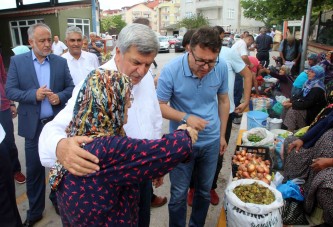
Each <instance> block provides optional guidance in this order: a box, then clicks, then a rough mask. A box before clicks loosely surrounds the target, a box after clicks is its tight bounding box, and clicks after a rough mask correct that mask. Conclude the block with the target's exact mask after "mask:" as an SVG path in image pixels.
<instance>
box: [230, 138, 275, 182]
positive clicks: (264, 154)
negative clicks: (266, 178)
mask: <svg viewBox="0 0 333 227" xmlns="http://www.w3.org/2000/svg"><path fill="white" fill-rule="evenodd" d="M242 150H246V152H247V153H251V154H255V155H257V156H259V157H261V158H262V159H263V160H265V161H266V160H269V161H270V162H271V165H270V172H272V165H273V164H272V158H271V156H270V154H269V147H254V146H243V145H237V146H236V150H235V153H234V154H236V151H242ZM237 170H238V165H236V164H233V163H232V177H235V176H236V172H237Z"/></svg>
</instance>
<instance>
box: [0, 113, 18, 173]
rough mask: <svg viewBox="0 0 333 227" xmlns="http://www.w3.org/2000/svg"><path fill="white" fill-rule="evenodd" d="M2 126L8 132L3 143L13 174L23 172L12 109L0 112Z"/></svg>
mask: <svg viewBox="0 0 333 227" xmlns="http://www.w3.org/2000/svg"><path fill="white" fill-rule="evenodd" d="M0 124H1V125H2V127H3V129H4V130H5V132H6V136H5V139H4V141H3V143H5V144H6V151H7V152H8V154H9V158H10V162H11V163H12V165H11V166H12V170H13V173H15V172H18V171H21V164H20V161H19V159H18V151H17V147H16V144H15V136H14V125H13V120H12V113H11V111H10V109H7V110H4V111H0Z"/></svg>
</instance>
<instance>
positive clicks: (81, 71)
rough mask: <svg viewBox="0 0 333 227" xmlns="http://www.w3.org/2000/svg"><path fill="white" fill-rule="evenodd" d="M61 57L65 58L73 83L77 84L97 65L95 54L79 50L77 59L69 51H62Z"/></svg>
mask: <svg viewBox="0 0 333 227" xmlns="http://www.w3.org/2000/svg"><path fill="white" fill-rule="evenodd" d="M61 57H63V58H66V60H67V64H68V68H69V71H70V72H71V75H72V78H73V82H74V85H78V84H79V83H80V82H81V81H82V80H84V79H85V78H86V77H87V75H88V74H89V73H90V72H91V71H92V70H94V69H96V68H98V67H99V62H98V58H97V56H96V54H92V53H88V52H86V51H82V52H81V56H80V58H79V59H75V58H74V57H73V56H72V55H71V54H70V53H69V52H66V53H64V54H63V55H61Z"/></svg>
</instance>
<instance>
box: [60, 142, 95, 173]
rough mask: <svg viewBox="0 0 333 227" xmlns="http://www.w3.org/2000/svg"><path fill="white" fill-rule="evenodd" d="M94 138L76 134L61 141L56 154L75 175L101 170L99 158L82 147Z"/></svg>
mask: <svg viewBox="0 0 333 227" xmlns="http://www.w3.org/2000/svg"><path fill="white" fill-rule="evenodd" d="M92 141H93V139H92V138H89V137H87V136H75V137H70V138H66V139H62V140H60V141H59V143H58V145H57V150H56V155H57V158H58V160H59V162H60V163H61V164H62V165H63V166H64V167H65V168H66V169H67V170H68V171H69V172H70V173H72V174H73V175H77V176H84V175H87V174H89V173H93V172H96V171H98V170H99V166H98V165H97V163H98V162H99V160H98V158H97V157H96V156H95V155H93V154H91V153H90V152H88V151H86V150H84V149H83V148H81V147H80V145H81V144H82V143H90V142H92Z"/></svg>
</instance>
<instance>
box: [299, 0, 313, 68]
mask: <svg viewBox="0 0 333 227" xmlns="http://www.w3.org/2000/svg"><path fill="white" fill-rule="evenodd" d="M311 12H312V0H308V7H307V9H306V17H305V24H304V33H303V39H302V40H303V43H302V55H301V62H300V71H303V70H304V62H305V59H306V54H307V53H306V50H307V46H308V36H309V28H310V19H311Z"/></svg>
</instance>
